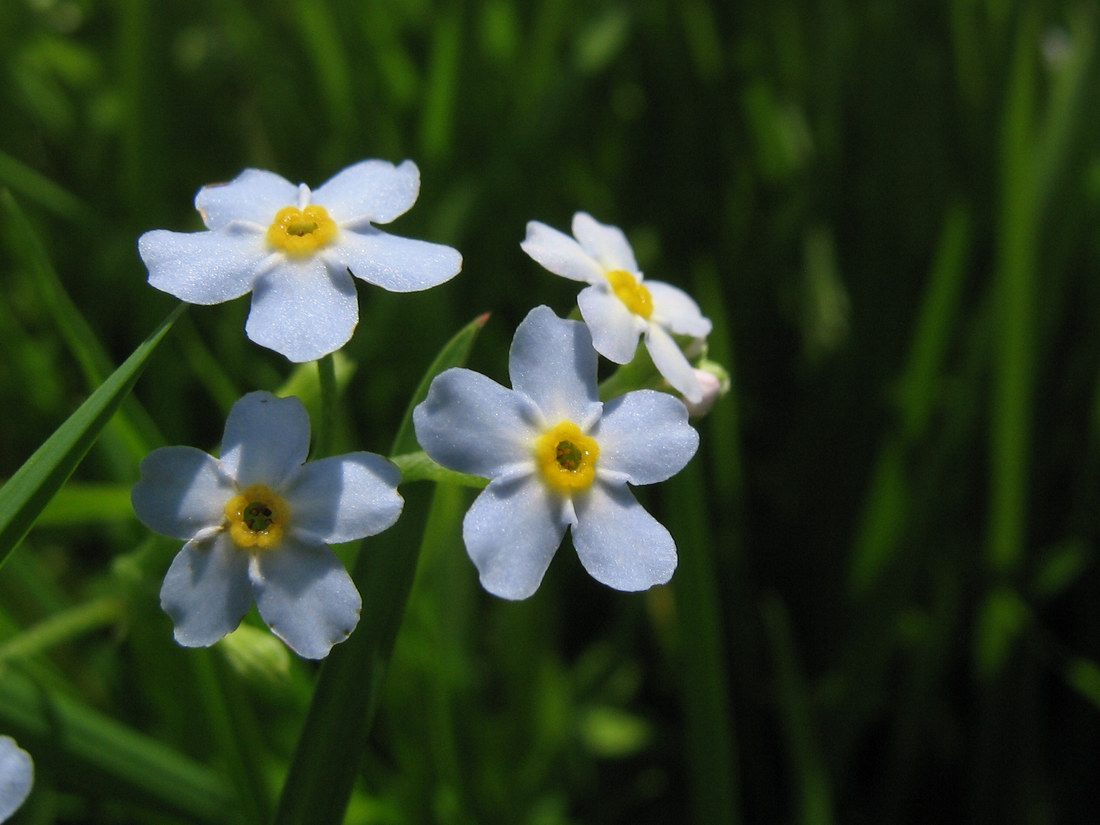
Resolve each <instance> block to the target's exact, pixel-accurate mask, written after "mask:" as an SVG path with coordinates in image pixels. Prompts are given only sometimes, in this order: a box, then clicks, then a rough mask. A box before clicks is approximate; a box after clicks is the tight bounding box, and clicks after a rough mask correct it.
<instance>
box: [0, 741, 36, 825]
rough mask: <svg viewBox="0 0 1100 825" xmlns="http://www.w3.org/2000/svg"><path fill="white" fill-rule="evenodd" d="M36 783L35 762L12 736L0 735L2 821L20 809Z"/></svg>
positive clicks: (0, 806) (0, 810) (0, 820)
mask: <svg viewBox="0 0 1100 825" xmlns="http://www.w3.org/2000/svg"><path fill="white" fill-rule="evenodd" d="M33 784H34V762H32V761H31V756H30V754H29V753H27V752H26V751H25V750H23V749H22V748H20V747H19V746H18V745H17V744H15V740H14V739H12V738H11V737H10V736H0V822H5V821H6V820H7V818H8V817H9V816H11V815H12V814H13V813H15V812H16V811H17V810H19V806H21V805H22V804H23V803H24V802H26V800H27V797H28V796H30V793H31V786H32V785H33Z"/></svg>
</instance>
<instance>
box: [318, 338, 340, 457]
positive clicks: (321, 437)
mask: <svg viewBox="0 0 1100 825" xmlns="http://www.w3.org/2000/svg"><path fill="white" fill-rule="evenodd" d="M317 377H318V379H319V380H320V383H321V420H320V421H319V422H318V423H317V440H316V442H315V443H314V445H313V457H314V458H315V459H316V458H324V457H325V456H327V455H329V453H330V452H332V442H333V438H334V434H333V429H334V428H335V426H336V403H337V398H336V395H337V392H336V367H335V365H334V364H333V361H332V354H331V353H329V354H328V355H326V356H324V357H322V358H321V359H320V360H319V361H318V362H317Z"/></svg>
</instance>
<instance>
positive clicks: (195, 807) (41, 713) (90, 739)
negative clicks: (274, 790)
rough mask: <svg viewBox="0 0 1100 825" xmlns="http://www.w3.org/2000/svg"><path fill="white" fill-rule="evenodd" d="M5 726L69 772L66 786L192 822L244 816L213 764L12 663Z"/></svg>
mask: <svg viewBox="0 0 1100 825" xmlns="http://www.w3.org/2000/svg"><path fill="white" fill-rule="evenodd" d="M0 727H2V728H3V730H4V731H5V732H11V733H12V734H13V735H14V736H16V737H17V738H18V739H19V741H20V743H21V744H22V745H23V746H24V747H26V748H28V749H29V750H31V751H32V752H33V753H34V758H35V760H36V761H38V762H40V763H41V764H43V765H47V766H49V768H50V769H51V770H52V771H53V772H54V773H55V774H56V775H57V776H59V777H64V784H65V787H66V788H73V789H78V790H81V791H82V792H84V793H87V794H88V795H90V796H95V797H101V798H103V799H105V800H111V801H119V800H130V801H133V802H137V803H139V804H143V805H147V806H148V807H149V808H150V809H151V810H155V811H159V812H163V813H172V814H176V815H178V816H182V817H185V818H187V819H188V820H189V821H193V822H202V823H207V822H209V823H223V822H236V821H238V820H237V818H236V816H237V803H236V800H235V799H234V797H233V794H232V792H231V791H230V790H229V788H228V786H227V785H226V783H225V782H224V781H223V780H222V779H221V777H219V776H218V774H217V773H216V772H215V771H213V770H210V769H209V768H206V767H204V766H203V765H199V764H197V763H195V762H193V761H192V760H190V759H188V758H187V757H185V756H183V755H181V754H179V753H177V752H175V751H173V750H171V749H170V748H167V747H165V746H164V745H162V744H160V743H159V742H157V741H155V740H153V739H150V738H149V737H147V736H144V735H142V734H140V733H138V732H136V731H134V730H132V729H130V728H128V727H126V726H125V725H122V724H120V723H119V722H116V721H114V720H113V719H110V718H108V717H106V716H103V715H102V714H100V713H98V712H97V711H94V710H92V709H91V708H89V707H86V706H84V705H83V704H81V703H79V702H77V701H75V700H73V699H67V698H63V697H61V696H58V695H56V694H51V693H48V692H46V691H44V690H43V689H41V688H39V687H37V686H36V685H34V684H33V683H32V682H31V681H29V680H28V679H26V678H25V677H23V676H21V675H19V674H17V673H12V672H11V671H5V672H4V674H3V678H2V679H0Z"/></svg>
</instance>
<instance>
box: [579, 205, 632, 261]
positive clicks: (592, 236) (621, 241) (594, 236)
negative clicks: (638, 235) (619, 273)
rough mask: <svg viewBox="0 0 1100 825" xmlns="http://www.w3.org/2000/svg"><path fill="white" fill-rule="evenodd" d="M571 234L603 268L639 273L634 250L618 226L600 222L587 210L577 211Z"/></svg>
mask: <svg viewBox="0 0 1100 825" xmlns="http://www.w3.org/2000/svg"><path fill="white" fill-rule="evenodd" d="M573 235H574V237H576V239H577V240H578V241H580V244H581V246H582V247H584V249H585V251H586V252H588V254H589V255H591V256H592V257H593V258H595V259H596V260H597V261H599V262H600V264H601V265H602V266H603V268H604V269H625V270H626V271H627V272H630V273H632V274H635V275H637V274H639V273H638V262H637V261H636V260H634V250H633V249H632V248H631V247H630V241H628V240H627V239H626V235H624V234H623V231H622V230H621V229H619V227H617V226H610V225H608V224H605V223H600V222H599V221H597V220H596V219H595V218H593V217H592V216H591V215H589V214H588V213H587V212H578V213H577V214H576V215H574V216H573Z"/></svg>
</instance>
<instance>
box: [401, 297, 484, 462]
mask: <svg viewBox="0 0 1100 825" xmlns="http://www.w3.org/2000/svg"><path fill="white" fill-rule="evenodd" d="M488 320H489V313H488V312H486V313H484V314H482V315H479V316H477V317H476V318H474V320H472V321H471V322H470V323H468V324H467V325H466V326H464V327H463V328H462V329H460V330H459V331H458V332H457V333H455V336H454V337H453V338H452V339H451V340H450V341H448V342H447V343H446V344H444V345H443V349H441V350H440V351H439V354H438V355H436V357H435V360H434V361H432V363H431V366H429V367H428V370H427V372H425V373H424V377H423V378H421V379H420V384H419V385H417V388H416V392H414V393H413V394H412V398H411V399H410V400H409V405H408V407H407V408H406V409H405V415H404V416H403V417H402V419H401V425H400V426H399V427H398V428H397V436H396V437H395V438H394V440H393V450H391V451H390V452H391V455H401V454H403V453H415V452H417V451H418V450H419V449H420V443H419V442H418V441H417V440H416V434H415V433H414V432H413V422H412V415H413V410H414V409H415V408H416V405H417V404H419V403H420V402H421V401H423V400H424V399H425V398H426V397H427V396H428V387H430V386H431V383H432V379H434V378H435V377H436V376H437V375H439V374H440V373H441V372H443V371H444V370H448V369H450V368H451V367H460V366H462V365H463V364H465V363H466V358H467V357H469V355H470V347H472V346H473V345H474V339H476V338H477V334H478V333H479V332H481V328H482V327H484V326H485V324H486V322H487V321H488Z"/></svg>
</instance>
